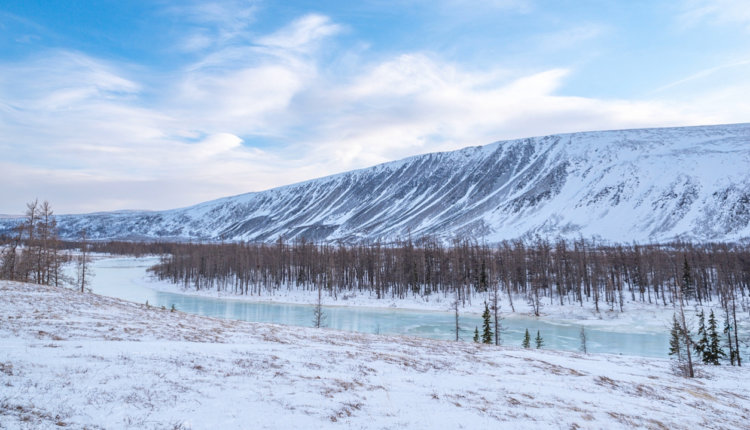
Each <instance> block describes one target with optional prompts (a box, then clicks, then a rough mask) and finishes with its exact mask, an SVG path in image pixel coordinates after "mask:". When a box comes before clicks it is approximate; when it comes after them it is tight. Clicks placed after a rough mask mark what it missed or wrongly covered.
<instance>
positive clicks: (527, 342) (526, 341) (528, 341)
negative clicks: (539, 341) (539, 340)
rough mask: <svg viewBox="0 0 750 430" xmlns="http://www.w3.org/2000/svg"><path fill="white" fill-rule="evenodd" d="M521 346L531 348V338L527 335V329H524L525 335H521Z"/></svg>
mask: <svg viewBox="0 0 750 430" xmlns="http://www.w3.org/2000/svg"><path fill="white" fill-rule="evenodd" d="M521 346H523V347H524V348H526V349H528V348H530V347H531V336H530V335H529V329H526V334H525V335H523V343H521Z"/></svg>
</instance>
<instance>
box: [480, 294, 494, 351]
mask: <svg viewBox="0 0 750 430" xmlns="http://www.w3.org/2000/svg"><path fill="white" fill-rule="evenodd" d="M490 323H491V321H490V308H489V306H487V302H484V312H483V313H482V343H492V338H493V334H492V328H491V326H490Z"/></svg>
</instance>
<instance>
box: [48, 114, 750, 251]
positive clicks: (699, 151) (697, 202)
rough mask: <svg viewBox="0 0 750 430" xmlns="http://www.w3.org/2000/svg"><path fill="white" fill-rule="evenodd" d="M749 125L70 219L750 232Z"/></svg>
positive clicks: (114, 227)
mask: <svg viewBox="0 0 750 430" xmlns="http://www.w3.org/2000/svg"><path fill="white" fill-rule="evenodd" d="M748 166H750V124H736V125H719V126H705V127H682V128H661V129H641V130H620V131H604V132H586V133H573V134H561V135H552V136H545V137H536V138H528V139H519V140H511V141H505V142H497V143H493V144H490V145H486V146H481V147H470V148H465V149H462V150H459V151H453V152H444V153H433V154H426V155H420V156H415V157H410V158H407V159H404V160H400V161H396V162H391V163H386V164H381V165H378V166H374V167H371V168H367V169H361V170H355V171H351V172H347V173H343V174H338V175H334V176H329V177H325V178H320V179H315V180H311V181H307V182H302V183H299V184H294V185H289V186H285V187H280V188H275V189H271V190H268V191H263V192H257V193H249V194H243V195H239V196H235V197H228V198H224V199H219V200H215V201H211V202H207V203H202V204H199V205H196V206H193V207H188V208H184V209H176V210H170V211H163V212H121V213H99V214H89V215H74V216H61V217H59V222H60V226H61V230H62V233H63V234H64V235H67V236H72V235H74V234H75V232H77V231H80V230H81V229H82V228H86V229H87V230H88V231H89V234H90V235H91V236H92V237H94V238H98V239H103V238H181V239H205V240H211V239H214V240H215V239H227V240H251V241H273V240H276V239H277V238H278V237H280V236H283V237H284V238H286V239H292V238H296V237H306V238H308V239H312V240H318V241H336V240H344V241H349V242H356V241H361V240H367V239H375V238H382V239H386V240H387V239H392V238H395V237H405V236H407V235H409V234H411V235H412V236H413V237H418V236H422V235H436V236H439V237H442V238H446V239H448V238H450V237H454V236H462V237H464V236H465V237H471V238H477V239H480V240H481V239H484V240H487V241H489V242H496V241H500V240H502V239H511V238H517V237H520V236H530V235H536V234H539V235H542V236H549V237H556V236H567V237H579V236H583V237H599V238H602V239H606V240H612V241H632V240H637V241H641V242H654V241H665V240H670V239H674V238H677V237H680V238H685V239H692V240H712V241H721V240H737V239H740V238H746V237H750V171H749V170H748V168H747V167H748Z"/></svg>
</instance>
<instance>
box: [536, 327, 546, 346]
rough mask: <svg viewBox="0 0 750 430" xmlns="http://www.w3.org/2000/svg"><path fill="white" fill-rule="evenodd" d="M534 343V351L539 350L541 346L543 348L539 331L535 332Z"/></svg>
mask: <svg viewBox="0 0 750 430" xmlns="http://www.w3.org/2000/svg"><path fill="white" fill-rule="evenodd" d="M534 342H536V349H539V348H541V347H542V346H544V340H543V339H542V335H541V334H539V330H537V331H536V337H535V338H534Z"/></svg>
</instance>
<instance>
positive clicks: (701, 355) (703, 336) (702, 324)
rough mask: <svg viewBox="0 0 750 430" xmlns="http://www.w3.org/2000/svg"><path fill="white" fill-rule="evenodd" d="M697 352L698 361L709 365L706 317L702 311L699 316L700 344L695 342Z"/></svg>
mask: <svg viewBox="0 0 750 430" xmlns="http://www.w3.org/2000/svg"><path fill="white" fill-rule="evenodd" d="M695 352H696V353H697V354H698V359H700V360H702V361H703V362H704V363H708V361H707V360H708V358H707V357H706V354H707V353H708V333H707V332H706V317H705V315H704V313H703V309H701V311H700V313H699V314H698V342H695Z"/></svg>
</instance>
